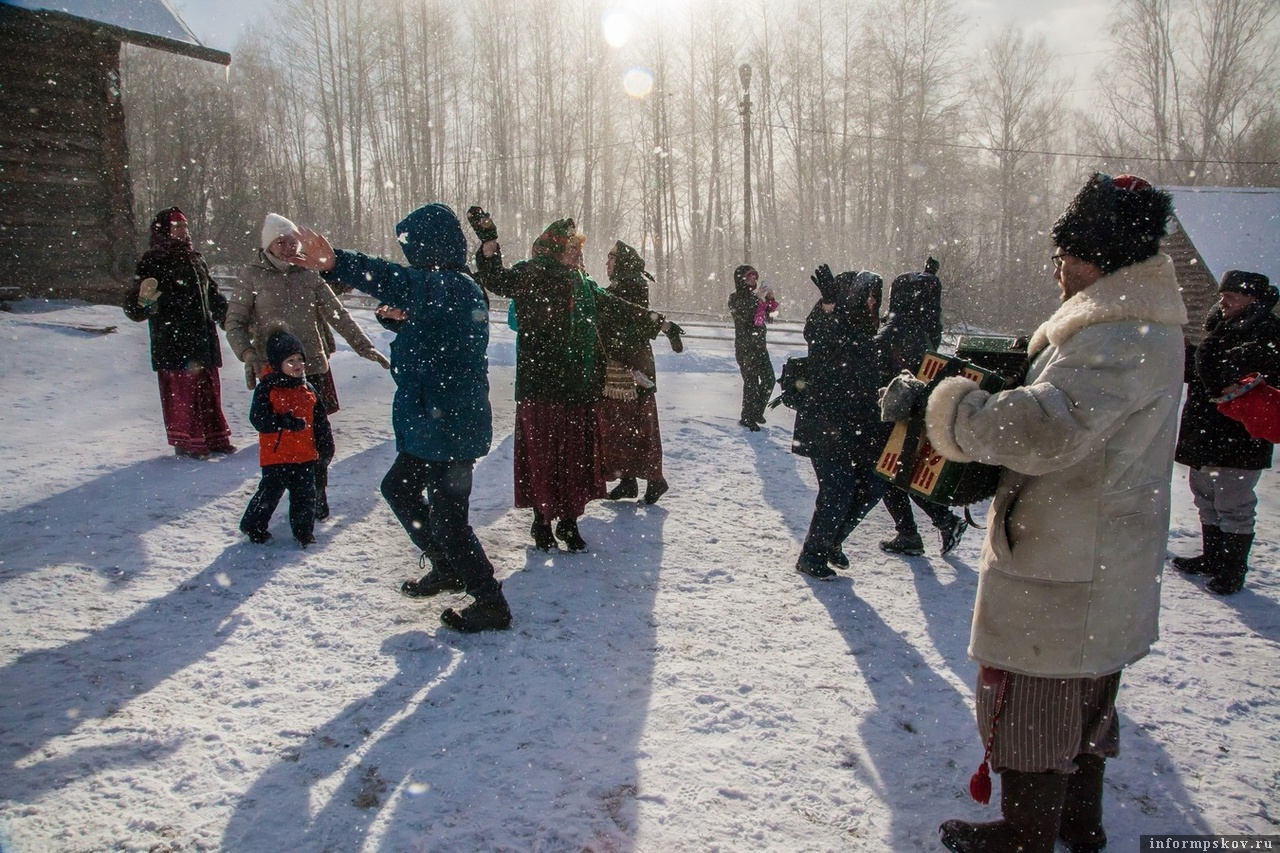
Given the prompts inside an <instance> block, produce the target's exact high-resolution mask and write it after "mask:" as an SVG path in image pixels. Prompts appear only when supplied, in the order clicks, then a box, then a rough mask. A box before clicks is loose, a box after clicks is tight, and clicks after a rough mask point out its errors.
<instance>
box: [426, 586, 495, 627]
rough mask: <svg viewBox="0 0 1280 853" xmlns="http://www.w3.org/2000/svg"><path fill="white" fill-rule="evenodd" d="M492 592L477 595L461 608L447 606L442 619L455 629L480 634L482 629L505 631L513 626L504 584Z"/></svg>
mask: <svg viewBox="0 0 1280 853" xmlns="http://www.w3.org/2000/svg"><path fill="white" fill-rule="evenodd" d="M495 586H496V587H497V588H496V589H495V590H493V591H492V592H487V593H482V594H480V595H477V596H476V600H475V601H473V602H472V603H471V604H470V605H469V606H467V607H464V608H462V609H461V610H454V609H453V608H452V607H450V608H447V609H446V610H445V611H444V612H443V613H441V614H440V621H441V622H443V623H444V624H445V625H447V626H448V627H450V628H452V629H453V630H455V631H461V632H462V633H464V634H478V633H479V632H481V631H505V630H506V629H508V628H510V627H511V608H510V607H508V606H507V599H506V598H505V597H504V596H503V595H502V584H495Z"/></svg>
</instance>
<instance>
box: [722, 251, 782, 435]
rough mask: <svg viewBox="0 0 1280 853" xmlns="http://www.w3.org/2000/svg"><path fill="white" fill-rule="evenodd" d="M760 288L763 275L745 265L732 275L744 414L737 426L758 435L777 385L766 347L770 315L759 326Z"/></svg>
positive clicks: (731, 298)
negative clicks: (770, 397)
mask: <svg viewBox="0 0 1280 853" xmlns="http://www.w3.org/2000/svg"><path fill="white" fill-rule="evenodd" d="M759 284H760V273H759V272H757V271H756V268H755V267H753V266H750V265H749V264H743V265H742V266H740V267H738V268H737V269H735V270H734V271H733V293H731V294H729V302H728V305H729V316H730V317H732V318H733V355H734V358H736V359H737V361H738V372H739V373H740V374H742V413H741V416H740V418H739V420H738V423H739V424H741V425H742V426H744V427H746V428H747V429H749V430H751V431H752V432H759V431H760V425H761V424H763V423H764V407H765V405H766V404H767V403H768V402H769V394H770V393H771V392H772V391H773V385H774V383H775V382H776V381H777V375H776V374H775V373H774V370H773V362H772V361H770V360H769V349H768V347H767V346H766V344H765V323H767V322H768V319H769V318H768V315H765V317H763V318H762V319H761V321H760V322H759V323H757V322H756V315H757V313H758V309H759V307H760V299H759V298H758V297H757V296H756V288H757V287H758V286H759Z"/></svg>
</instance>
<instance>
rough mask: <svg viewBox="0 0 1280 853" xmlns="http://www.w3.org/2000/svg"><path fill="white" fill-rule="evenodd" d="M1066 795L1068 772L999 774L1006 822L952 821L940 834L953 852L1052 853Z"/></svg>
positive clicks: (944, 825)
mask: <svg viewBox="0 0 1280 853" xmlns="http://www.w3.org/2000/svg"><path fill="white" fill-rule="evenodd" d="M1066 793H1067V775H1066V774H1065V773H1022V772H1020V771H1017V770H1006V771H1004V772H1003V773H1001V774H1000V813H1001V814H1002V815H1003V816H1004V819H1003V820H997V821H993V822H991V823H969V822H967V821H963V820H949V821H946V822H945V823H943V824H942V826H940V827H939V828H938V835H939V837H940V839H941V841H942V844H943V846H944V847H946V848H947V849H948V850H951V851H952V853H1053V846H1054V843H1055V842H1056V840H1057V838H1058V830H1059V826H1060V824H1061V822H1062V806H1063V802H1064V801H1065V798H1066Z"/></svg>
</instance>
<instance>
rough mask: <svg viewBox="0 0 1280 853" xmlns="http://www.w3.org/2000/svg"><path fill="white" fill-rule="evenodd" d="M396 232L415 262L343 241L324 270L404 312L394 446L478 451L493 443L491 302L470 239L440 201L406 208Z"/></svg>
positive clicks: (460, 456)
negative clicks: (472, 265)
mask: <svg viewBox="0 0 1280 853" xmlns="http://www.w3.org/2000/svg"><path fill="white" fill-rule="evenodd" d="M396 237H397V239H399V241H400V246H401V248H402V249H403V250H404V255H405V257H406V258H407V259H408V260H409V263H410V264H411V266H409V267H403V266H400V265H399V264H393V263H391V262H390V261H385V260H382V259H381V258H371V257H368V256H367V255H363V254H360V253H359V252H348V251H344V250H341V249H339V250H337V251H336V252H335V255H336V257H337V263H336V265H335V266H334V268H333V269H332V270H330V271H329V272H327V273H325V274H324V276H325V278H326V279H330V280H336V281H340V282H342V283H343V284H347V285H350V286H351V287H355V288H358V289H359V290H361V291H363V292H364V293H368V294H369V295H371V296H373V297H375V298H376V299H378V300H379V301H380V302H385V303H387V304H388V305H392V306H394V307H396V308H399V309H401V310H403V311H405V312H407V313H408V315H409V319H408V320H406V321H405V322H404V323H403V325H401V326H400V328H399V331H398V333H397V334H396V337H395V340H393V341H392V342H391V375H392V377H393V378H394V379H395V381H396V396H395V401H394V402H393V404H392V407H391V424H392V427H393V428H394V429H395V434H396V450H398V451H400V452H401V453H410V454H412V455H414V456H417V457H418V458H420V459H426V460H428V461H433V462H452V461H459V460H468V459H478V458H480V457H481V456H484V455H485V454H486V453H488V452H489V446H490V444H491V443H492V441H493V412H492V410H491V409H490V407H489V359H488V356H487V355H486V350H487V349H488V347H489V304H488V300H487V299H486V298H485V295H484V291H482V290H481V289H480V286H479V285H477V284H476V283H475V280H474V279H472V278H471V275H470V273H469V272H468V270H467V265H466V260H467V238H466V237H465V236H463V233H462V226H461V225H460V224H459V222H458V217H457V216H456V215H455V214H454V212H453V210H451V209H450V208H449V207H448V206H447V205H444V204H428V205H425V206H423V207H420V208H418V209H417V210H415V211H413V212H412V213H410V214H409V215H408V216H406V217H405V218H404V219H403V220H401V222H400V224H398V225H397V226H396Z"/></svg>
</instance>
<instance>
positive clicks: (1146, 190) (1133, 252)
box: [1053, 172, 1173, 273]
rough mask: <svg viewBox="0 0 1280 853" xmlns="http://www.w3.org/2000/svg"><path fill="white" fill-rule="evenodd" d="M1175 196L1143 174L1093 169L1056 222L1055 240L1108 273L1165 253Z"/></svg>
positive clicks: (1066, 249) (1067, 250)
mask: <svg viewBox="0 0 1280 853" xmlns="http://www.w3.org/2000/svg"><path fill="white" fill-rule="evenodd" d="M1172 214H1173V198H1172V196H1170V195H1169V194H1168V193H1167V192H1164V191H1163V190H1158V189H1156V188H1155V187H1153V186H1151V184H1149V183H1147V182H1146V181H1144V180H1143V179H1142V178H1139V177H1136V176H1134V175H1120V176H1119V177H1115V178H1112V177H1111V176H1110V175H1107V174H1104V173H1102V172H1094V173H1093V175H1092V176H1091V177H1090V178H1089V181H1088V183H1086V184H1085V185H1084V186H1083V187H1082V188H1081V189H1080V191H1079V192H1078V193H1076V197H1075V198H1073V199H1072V200H1071V203H1070V204H1068V205H1067V209H1066V210H1064V211H1063V212H1062V215H1061V216H1059V217H1058V221H1057V222H1055V223H1054V224H1053V244H1054V245H1055V246H1057V247H1058V248H1060V249H1062V250H1063V251H1064V252H1066V253H1067V254H1069V255H1072V256H1073V257H1077V258H1079V259H1080V260H1082V261H1088V262H1089V263H1092V264H1096V265H1097V266H1098V268H1099V269H1101V270H1102V271H1103V272H1104V273H1112V272H1115V271H1116V270H1118V269H1120V268H1121V267H1127V266H1129V265H1130V264H1136V263H1138V262H1140V261H1145V260H1146V259H1147V258H1150V257H1152V256H1153V255H1155V254H1156V253H1157V252H1159V251H1160V238H1161V237H1163V236H1164V235H1165V234H1166V233H1167V231H1168V221H1169V217H1170V216H1171V215H1172Z"/></svg>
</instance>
